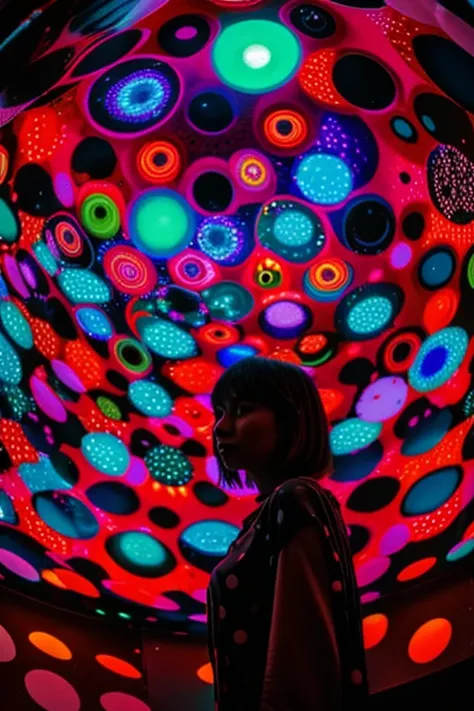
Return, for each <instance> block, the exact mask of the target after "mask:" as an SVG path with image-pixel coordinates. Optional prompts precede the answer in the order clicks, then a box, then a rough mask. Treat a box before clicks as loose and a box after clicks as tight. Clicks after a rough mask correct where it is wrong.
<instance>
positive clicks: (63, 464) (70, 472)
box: [49, 450, 79, 486]
mask: <svg viewBox="0 0 474 711" xmlns="http://www.w3.org/2000/svg"><path fill="white" fill-rule="evenodd" d="M49 458H50V460H51V464H52V465H53V467H54V468H55V470H56V471H57V473H58V474H59V476H60V477H61V478H62V479H63V480H64V481H67V482H68V483H69V484H70V485H71V486H76V484H77V482H78V481H79V469H78V468H77V466H76V465H75V463H74V462H73V460H72V459H70V458H69V457H68V456H67V455H66V454H64V452H60V451H59V450H53V452H51V454H50V457H49Z"/></svg>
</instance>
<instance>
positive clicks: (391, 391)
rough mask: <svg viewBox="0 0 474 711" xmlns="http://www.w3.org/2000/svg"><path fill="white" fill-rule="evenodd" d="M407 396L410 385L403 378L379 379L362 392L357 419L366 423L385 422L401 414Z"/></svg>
mask: <svg viewBox="0 0 474 711" xmlns="http://www.w3.org/2000/svg"><path fill="white" fill-rule="evenodd" d="M407 396H408V385H407V384H406V382H405V381H404V379H403V378H400V377H398V376H393V375H388V376H386V377H385V378H379V379H378V380H376V381H375V382H373V383H371V384H370V385H368V386H367V387H366V388H365V390H364V391H363V392H362V394H361V396H360V398H359V400H358V402H357V404H356V414H357V417H359V418H360V419H361V420H364V421H365V422H385V420H389V419H390V418H391V417H394V416H395V415H396V414H397V413H399V412H400V410H401V409H402V408H403V406H404V404H405V400H406V399H407Z"/></svg>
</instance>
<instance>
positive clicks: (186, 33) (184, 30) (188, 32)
mask: <svg viewBox="0 0 474 711" xmlns="http://www.w3.org/2000/svg"><path fill="white" fill-rule="evenodd" d="M197 33H198V32H197V29H196V28H195V27H191V26H187V27H180V28H179V30H177V31H176V34H175V37H176V39H179V40H183V41H186V40H191V39H194V37H196V35H197Z"/></svg>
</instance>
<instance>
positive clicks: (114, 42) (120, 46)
mask: <svg viewBox="0 0 474 711" xmlns="http://www.w3.org/2000/svg"><path fill="white" fill-rule="evenodd" d="M141 36H142V33H141V32H140V30H126V31H125V32H121V33H120V34H117V35H114V36H113V37H109V38H108V39H106V40H105V42H101V44H99V45H95V47H93V48H92V49H91V51H90V52H89V54H87V55H86V56H85V57H84V59H81V61H80V62H78V64H76V66H75V67H74V69H73V71H72V72H71V76H73V77H83V76H85V75H86V74H91V73H92V72H96V71H98V70H99V69H102V68H103V67H108V66H110V65H111V64H114V63H115V62H116V61H117V60H119V59H121V58H122V57H125V55H126V54H128V53H129V52H131V51H132V49H133V48H134V47H135V45H136V44H138V42H139V41H140V38H141Z"/></svg>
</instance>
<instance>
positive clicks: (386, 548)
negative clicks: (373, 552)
mask: <svg viewBox="0 0 474 711" xmlns="http://www.w3.org/2000/svg"><path fill="white" fill-rule="evenodd" d="M409 540H410V529H409V528H408V526H405V524H403V523H397V524H395V526H392V527H391V528H389V529H388V531H387V532H386V533H385V535H384V536H382V539H381V541H380V545H379V551H380V553H381V554H382V555H392V553H397V552H398V551H401V549H402V548H404V547H405V546H406V544H407V543H408V541H409Z"/></svg>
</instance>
